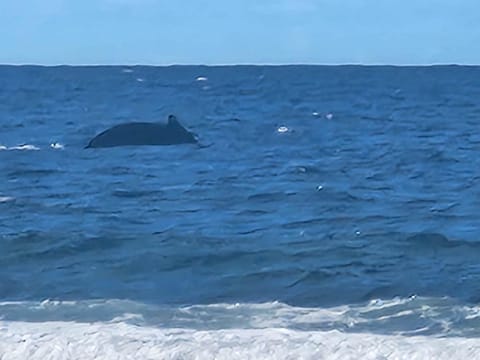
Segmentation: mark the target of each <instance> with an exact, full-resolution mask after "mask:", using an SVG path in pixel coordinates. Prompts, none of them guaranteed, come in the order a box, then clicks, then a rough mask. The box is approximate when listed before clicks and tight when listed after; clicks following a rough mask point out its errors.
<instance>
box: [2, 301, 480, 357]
mask: <svg viewBox="0 0 480 360" xmlns="http://www.w3.org/2000/svg"><path fill="white" fill-rule="evenodd" d="M403 317H404V318H405V319H410V320H411V319H412V317H413V318H418V319H420V321H425V319H426V320H427V323H432V324H435V323H436V324H439V323H440V322H442V321H443V322H445V321H447V319H448V318H449V317H451V318H453V319H457V320H458V319H459V318H463V319H465V318H468V319H469V321H471V320H476V319H478V318H479V317H480V311H479V308H478V307H476V306H471V307H468V306H465V305H455V301H453V300H451V299H447V298H438V299H436V298H431V299H428V298H416V297H412V298H408V299H392V300H387V301H382V300H375V301H371V302H369V303H367V304H363V305H342V306H337V307H333V308H300V307H293V306H289V305H286V304H282V303H278V302H274V303H264V304H212V305H194V306H188V307H179V308H177V307H162V306H159V307H158V306H152V305H147V304H142V303H136V302H132V301H121V300H104V301H100V300H98V301H68V302H66V301H50V300H46V301H42V302H25V303H18V302H3V303H0V319H2V320H1V321H0V359H2V360H7V359H42V360H43V359H228V360H233V359H449V360H453V359H480V341H479V340H478V338H476V337H472V336H471V335H472V334H470V335H460V334H459V333H456V334H455V332H453V333H452V332H443V331H440V332H438V329H437V331H436V332H431V331H429V330H428V329H427V332H425V331H424V330H425V328H422V327H418V328H417V329H416V330H415V331H412V330H407V331H405V328H406V327H407V326H404V325H405V324H404V325H402V326H400V328H398V329H397V330H392V329H391V328H390V329H389V327H390V325H388V324H389V322H390V321H393V322H392V323H391V324H397V325H398V323H399V321H400V322H401V321H402V318H403ZM71 319H76V320H77V321H75V322H74V321H71ZM447 322H448V321H447ZM470 326H472V327H474V328H476V325H475V324H474V323H471V324H470ZM414 327H416V325H415V326H414ZM447 328H448V326H447ZM430 330H431V329H430ZM449 334H450V335H452V334H453V335H455V336H450V335H449ZM466 336H469V337H466Z"/></svg>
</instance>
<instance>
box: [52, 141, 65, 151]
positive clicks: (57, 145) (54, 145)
mask: <svg viewBox="0 0 480 360" xmlns="http://www.w3.org/2000/svg"><path fill="white" fill-rule="evenodd" d="M50 147H51V148H52V149H64V148H65V146H63V145H62V144H60V143H58V142H54V143H51V144H50Z"/></svg>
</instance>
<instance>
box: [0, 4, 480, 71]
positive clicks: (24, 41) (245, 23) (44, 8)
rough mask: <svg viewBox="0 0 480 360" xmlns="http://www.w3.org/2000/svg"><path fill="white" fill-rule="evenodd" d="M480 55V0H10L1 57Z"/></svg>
mask: <svg viewBox="0 0 480 360" xmlns="http://www.w3.org/2000/svg"><path fill="white" fill-rule="evenodd" d="M298 63H302V64H347V63H348V64H396V65H408V64H438V63H448V64H450V63H456V64H480V0H0V64H43V65H55V64H152V65H169V64H209V65H213V64H298Z"/></svg>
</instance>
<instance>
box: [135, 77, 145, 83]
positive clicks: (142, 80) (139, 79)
mask: <svg viewBox="0 0 480 360" xmlns="http://www.w3.org/2000/svg"><path fill="white" fill-rule="evenodd" d="M137 81H138V82H144V81H145V80H144V79H142V78H137Z"/></svg>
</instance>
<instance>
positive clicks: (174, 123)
mask: <svg viewBox="0 0 480 360" xmlns="http://www.w3.org/2000/svg"><path fill="white" fill-rule="evenodd" d="M167 125H168V126H181V125H180V123H179V122H178V120H177V117H176V116H175V115H168V122H167Z"/></svg>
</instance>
